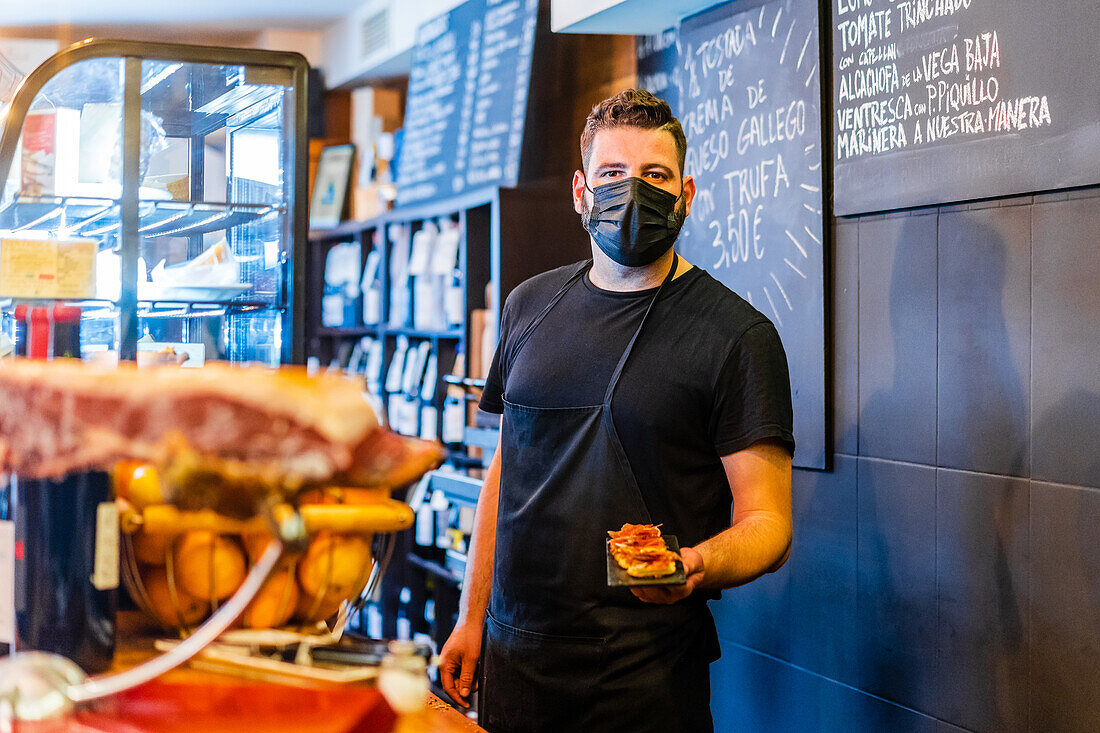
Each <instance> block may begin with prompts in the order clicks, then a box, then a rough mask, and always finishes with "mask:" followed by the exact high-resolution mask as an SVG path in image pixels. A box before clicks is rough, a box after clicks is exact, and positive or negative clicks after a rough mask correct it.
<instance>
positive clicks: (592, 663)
mask: <svg viewBox="0 0 1100 733" xmlns="http://www.w3.org/2000/svg"><path fill="white" fill-rule="evenodd" d="M676 261H677V260H674V262H673V267H672V270H671V271H670V272H669V274H668V276H667V277H666V278H665V280H664V281H663V282H662V284H661V287H660V288H658V290H657V293H656V294H655V295H654V296H653V300H652V301H651V302H650V304H649V307H648V309H647V310H646V312H645V314H644V315H643V317H642V322H641V323H640V324H639V326H638V330H637V331H636V332H635V333H634V336H633V337H632V338H631V340H630V343H629V344H628V345H627V347H626V350H625V351H624V352H623V355H622V357H621V358H620V359H619V362H618V365H617V366H616V368H615V371H614V372H613V374H612V376H611V380H610V382H609V384H608V385H607V392H606V394H605V395H604V400H603V403H602V404H599V405H592V406H589V407H529V406H526V405H518V404H514V403H512V402H509V401H508V400H507V399H505V400H504V419H503V426H502V431H501V448H500V449H501V479H500V499H499V505H498V513H497V532H496V554H495V560H494V566H493V592H492V596H491V600H490V604H489V609H488V613H487V614H486V620H485V643H484V647H483V652H482V657H481V675H482V677H481V686H480V687H481V691H480V693H479V698H480V699H479V716H478V722H479V723H480V724H481V725H482V726H484V727H485V728H486V729H487V730H489V731H492V732H493V733H518V732H519V731H524V732H527V731H547V732H548V733H549V732H550V731H553V732H554V733H561V732H562V731H583V732H584V733H588V732H592V733H601V732H603V731H608V732H610V731H624V732H625V731H629V732H630V733H644V732H646V731H654V732H656V731H662V732H663V731H677V732H683V733H689V732H690V733H694V732H695V731H707V732H709V731H711V730H712V729H713V724H712V722H711V716H710V675H709V668H708V667H709V663H710V662H712V661H714V659H716V658H717V655H718V651H717V634H716V633H715V629H714V622H713V620H712V618H711V616H710V612H709V611H708V610H707V608H706V605H705V602H704V601H703V600H702V599H701V598H698V599H695V598H690V597H689V598H688V599H686V600H685V601H682V602H680V603H678V604H674V605H671V606H663V605H655V604H647V603H644V602H642V601H640V600H638V599H637V598H635V597H634V595H633V594H631V593H630V591H629V590H628V589H625V588H609V587H608V586H607V562H606V553H605V541H606V538H607V530H609V529H618V528H619V527H620V526H621V525H622V524H623V523H624V522H631V523H648V522H651V521H653V519H652V517H651V516H650V512H649V509H648V508H647V507H646V503H645V501H644V499H643V497H642V493H641V490H640V489H639V487H638V482H637V480H636V479H635V477H634V473H633V471H632V470H631V468H630V464H629V462H628V461H627V456H626V452H625V451H624V449H623V446H622V442H621V441H620V440H619V437H618V435H617V434H616V431H615V424H614V421H613V420H612V413H611V400H612V396H613V394H614V391H615V386H616V385H617V383H618V381H619V377H620V376H621V375H622V372H623V368H624V366H625V365H626V362H627V359H628V358H629V357H630V352H631V350H632V349H633V348H634V344H635V343H636V342H637V340H638V336H639V334H640V333H641V332H642V329H643V328H644V326H645V323H646V320H647V319H648V318H649V314H650V312H651V311H652V310H653V303H655V302H656V301H657V298H659V297H660V295H661V292H662V291H663V290H664V288H665V287H666V286H667V284H668V283H669V281H670V280H671V279H672V276H673V273H674V272H675V270H676ZM590 266H591V263H590V262H589V263H584V265H582V266H580V267H579V268H578V270H577V272H575V273H574V274H573V276H572V277H571V278H570V279H569V281H568V282H567V283H566V284H565V285H564V286H563V287H562V288H561V290H559V291H558V293H557V294H556V295H555V296H554V297H553V298H552V299H551V301H550V303H549V304H548V305H547V306H546V308H544V309H543V311H542V312H541V313H540V314H539V315H538V316H537V317H536V318H535V320H534V321H532V323H531V324H530V325H529V326H528V327H527V329H526V330H525V331H524V332H523V333H522V334H521V335H520V337H519V342H518V345H517V353H518V350H519V349H522V348H523V346H524V344H525V343H526V342H527V339H528V338H529V337H530V336H531V334H532V333H533V332H534V330H535V328H537V327H538V325H539V324H540V323H541V322H542V320H543V319H544V318H545V317H546V314H547V313H549V312H550V310H551V309H552V308H553V307H554V306H555V305H557V303H558V302H559V301H560V300H561V298H562V296H563V295H565V293H566V291H567V290H568V289H569V288H570V287H573V286H574V285H575V284H576V283H577V282H578V281H579V280H580V278H581V277H583V276H585V274H586V273H587V272H588V269H589V267H590ZM578 358H583V355H581V354H578Z"/></svg>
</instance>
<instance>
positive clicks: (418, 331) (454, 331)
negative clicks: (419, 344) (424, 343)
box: [383, 326, 464, 339]
mask: <svg viewBox="0 0 1100 733" xmlns="http://www.w3.org/2000/svg"><path fill="white" fill-rule="evenodd" d="M383 330H384V331H385V332H386V334H387V335H389V334H393V335H395V336H408V337H409V338H422V339H461V338H462V337H463V335H464V334H463V333H462V329H461V328H451V329H448V330H446V331H432V330H425V329H422V328H410V327H408V326H397V327H390V326H387V327H386V328H385V329H383Z"/></svg>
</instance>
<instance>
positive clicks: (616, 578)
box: [604, 534, 687, 588]
mask: <svg viewBox="0 0 1100 733" xmlns="http://www.w3.org/2000/svg"><path fill="white" fill-rule="evenodd" d="M661 536H662V537H663V538H664V541H665V544H666V545H668V549H670V550H672V551H673V552H677V553H678V552H680V543H679V542H677V541H676V535H674V534H666V535H661ZM604 551H605V553H606V554H607V584H608V585H609V586H611V587H613V588H614V587H618V586H639V585H682V584H683V583H684V582H686V581H687V576H686V575H684V564H683V563H682V562H680V561H679V560H677V561H676V572H675V573H672V574H671V575H662V576H661V577H659V578H635V577H632V576H630V575H627V573H626V570H624V569H623V568H621V567H619V563H617V562H615V558H614V557H612V556H611V538H608V539H607V541H606V542H604Z"/></svg>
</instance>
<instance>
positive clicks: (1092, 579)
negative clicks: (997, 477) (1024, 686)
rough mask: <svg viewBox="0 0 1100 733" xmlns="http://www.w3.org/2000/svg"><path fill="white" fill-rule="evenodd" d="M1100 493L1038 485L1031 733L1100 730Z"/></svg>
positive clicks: (1033, 487) (1034, 491) (1033, 521)
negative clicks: (1036, 732)
mask: <svg viewBox="0 0 1100 733" xmlns="http://www.w3.org/2000/svg"><path fill="white" fill-rule="evenodd" d="M1098 670H1100V491H1096V490H1093V489H1082V488H1075V487H1070V486H1058V485H1054V484H1047V483H1040V482H1038V481H1033V482H1032V484H1031V730H1033V731H1043V733H1048V732H1052V731H1097V730H1100V672H1098Z"/></svg>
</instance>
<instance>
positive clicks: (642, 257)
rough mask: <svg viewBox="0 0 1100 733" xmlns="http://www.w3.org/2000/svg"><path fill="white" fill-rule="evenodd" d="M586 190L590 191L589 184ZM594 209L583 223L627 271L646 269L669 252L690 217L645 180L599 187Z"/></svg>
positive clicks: (588, 210) (594, 194) (676, 198)
mask: <svg viewBox="0 0 1100 733" xmlns="http://www.w3.org/2000/svg"><path fill="white" fill-rule="evenodd" d="M584 185H585V188H588V183H587V181H586V182H585V184H584ZM588 190H589V191H592V207H591V208H589V207H588V206H587V205H585V206H584V213H583V214H581V223H582V224H583V225H584V228H585V229H587V230H588V233H589V234H591V235H592V239H593V240H595V242H596V245H597V246H598V247H599V248H600V249H601V250H603V253H604V254H605V255H607V256H608V257H610V258H611V259H613V260H614V261H615V262H618V263H619V264H620V265H624V266H626V267H644V266H645V265H650V264H653V263H654V262H656V261H657V260H658V259H660V257H661V255H663V254H664V253H665V252H668V250H669V248H671V247H672V245H673V244H674V243H675V242H676V237H677V236H679V234H680V227H682V226H683V224H684V219H685V218H687V215H686V213H685V211H684V208H683V207H678V206H677V205H676V204H677V202H678V201H679V200H680V196H682V195H683V189H682V188H681V191H680V196H673V195H672V194H671V193H669V192H668V191H665V190H663V189H660V188H657V187H656V186H654V185H653V184H651V183H648V182H646V181H643V180H642V179H641V178H623V179H620V180H617V181H612V182H611V183H605V184H604V185H602V186H597V187H596V188H595V189H591V188H589V189H588Z"/></svg>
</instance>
